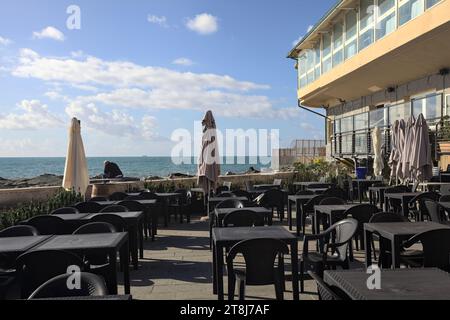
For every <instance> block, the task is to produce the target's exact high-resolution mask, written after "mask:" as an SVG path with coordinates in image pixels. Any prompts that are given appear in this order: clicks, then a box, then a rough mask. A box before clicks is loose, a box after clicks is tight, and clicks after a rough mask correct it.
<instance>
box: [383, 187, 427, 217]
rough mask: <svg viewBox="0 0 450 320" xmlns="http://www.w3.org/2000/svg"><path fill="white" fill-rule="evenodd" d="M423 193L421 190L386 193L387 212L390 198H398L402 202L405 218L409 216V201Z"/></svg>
mask: <svg viewBox="0 0 450 320" xmlns="http://www.w3.org/2000/svg"><path fill="white" fill-rule="evenodd" d="M420 194H422V193H421V192H405V193H385V194H384V205H385V206H386V209H385V210H386V212H388V211H389V199H397V200H400V201H401V202H402V214H403V216H404V217H405V218H408V215H409V206H408V203H409V201H411V200H412V199H414V198H415V197H417V196H418V195H420Z"/></svg>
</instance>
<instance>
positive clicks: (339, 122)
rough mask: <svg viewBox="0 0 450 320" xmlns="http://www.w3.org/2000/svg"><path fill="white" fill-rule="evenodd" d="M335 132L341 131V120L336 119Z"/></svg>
mask: <svg viewBox="0 0 450 320" xmlns="http://www.w3.org/2000/svg"><path fill="white" fill-rule="evenodd" d="M334 132H336V133H341V120H336V121H334Z"/></svg>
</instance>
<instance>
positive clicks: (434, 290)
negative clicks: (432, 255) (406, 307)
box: [324, 269, 450, 300]
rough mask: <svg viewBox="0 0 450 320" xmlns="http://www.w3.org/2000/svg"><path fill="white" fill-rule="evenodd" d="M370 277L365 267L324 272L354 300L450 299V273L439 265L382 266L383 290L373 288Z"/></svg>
mask: <svg viewBox="0 0 450 320" xmlns="http://www.w3.org/2000/svg"><path fill="white" fill-rule="evenodd" d="M368 278H369V275H368V274H367V273H366V272H365V271H363V270H361V271H356V270H351V271H349V270H344V271H325V272H324V280H325V282H326V283H327V284H328V285H331V286H335V287H338V288H339V289H341V290H342V291H344V292H345V293H346V294H347V295H348V296H349V297H350V298H351V299H352V300H450V275H449V274H448V273H446V272H444V271H442V270H439V269H396V270H389V269H388V270H381V289H380V290H369V288H368V287H367V280H368Z"/></svg>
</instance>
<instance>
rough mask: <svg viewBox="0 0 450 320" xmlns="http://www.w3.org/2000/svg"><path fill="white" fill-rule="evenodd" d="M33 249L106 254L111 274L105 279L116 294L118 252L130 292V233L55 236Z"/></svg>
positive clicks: (126, 289) (127, 291)
mask: <svg viewBox="0 0 450 320" xmlns="http://www.w3.org/2000/svg"><path fill="white" fill-rule="evenodd" d="M33 250H63V251H70V252H73V253H75V254H77V255H79V256H84V255H88V254H106V255H108V256H109V261H110V268H111V269H110V275H109V276H108V277H107V279H105V282H106V284H107V287H108V290H109V293H110V294H113V295H116V294H117V291H118V288H117V252H120V263H121V265H122V269H123V282H124V287H125V294H130V273H129V259H130V254H129V249H128V233H127V232H122V233H105V234H83V235H66V236H53V237H52V238H51V239H49V240H47V241H45V242H43V243H41V244H39V245H37V246H35V247H34V248H33Z"/></svg>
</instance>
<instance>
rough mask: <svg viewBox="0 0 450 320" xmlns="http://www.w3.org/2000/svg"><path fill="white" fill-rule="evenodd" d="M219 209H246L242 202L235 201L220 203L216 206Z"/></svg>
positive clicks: (229, 200)
mask: <svg viewBox="0 0 450 320" xmlns="http://www.w3.org/2000/svg"><path fill="white" fill-rule="evenodd" d="M216 208H217V209H230V208H236V209H242V208H244V204H243V203H242V201H239V200H234V199H228V200H225V201H222V202H220V203H219V204H217V206H216Z"/></svg>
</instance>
